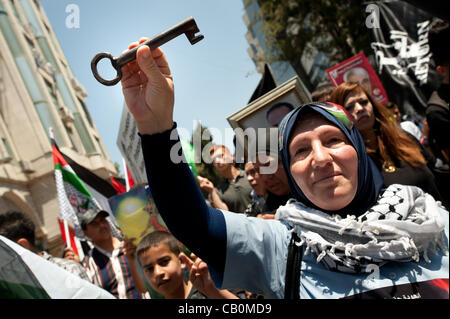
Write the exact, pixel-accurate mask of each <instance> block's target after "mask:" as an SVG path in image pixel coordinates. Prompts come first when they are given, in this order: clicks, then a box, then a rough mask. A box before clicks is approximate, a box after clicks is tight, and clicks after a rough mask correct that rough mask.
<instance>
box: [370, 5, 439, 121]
mask: <svg viewBox="0 0 450 319" xmlns="http://www.w3.org/2000/svg"><path fill="white" fill-rule="evenodd" d="M370 5H371V8H372V10H373V11H372V13H371V15H370V16H369V17H368V19H369V18H373V19H372V21H369V22H370V23H369V25H367V27H368V28H369V29H370V31H371V47H372V49H373V51H374V55H375V60H376V68H377V73H378V74H379V76H380V79H381V81H382V83H383V86H384V88H385V89H386V91H387V94H388V97H389V100H390V101H391V102H394V103H396V104H397V105H398V106H399V108H400V111H401V112H402V113H403V114H405V115H408V116H410V117H412V119H417V117H419V118H420V117H423V116H424V114H425V108H426V105H427V101H428V98H429V97H430V95H431V93H432V91H433V90H435V89H436V88H437V86H438V85H439V77H438V76H437V73H436V71H435V70H434V62H433V61H432V52H431V51H430V47H429V44H428V33H429V31H430V29H431V27H432V26H433V25H434V23H435V22H436V21H437V20H436V18H434V17H433V16H432V15H431V14H430V13H428V12H426V11H423V10H421V9H419V8H417V7H415V6H413V5H411V4H409V3H407V2H405V1H390V2H374V3H372V4H370ZM366 22H367V21H366ZM366 24H367V23H366Z"/></svg>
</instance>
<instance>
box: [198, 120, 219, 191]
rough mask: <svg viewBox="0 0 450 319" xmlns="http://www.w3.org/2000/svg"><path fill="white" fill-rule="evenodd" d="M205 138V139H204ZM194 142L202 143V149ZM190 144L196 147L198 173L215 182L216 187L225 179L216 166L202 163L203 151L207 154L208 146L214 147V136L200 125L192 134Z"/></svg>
mask: <svg viewBox="0 0 450 319" xmlns="http://www.w3.org/2000/svg"><path fill="white" fill-rule="evenodd" d="M203 138H204V139H203ZM194 140H197V141H201V147H200V148H198V147H197V148H196V145H195V143H194ZM190 143H191V144H192V145H193V146H194V152H195V162H196V168H197V173H198V175H200V176H201V177H206V178H207V179H209V180H210V181H211V182H213V184H214V185H217V184H218V183H219V182H220V181H221V180H222V179H223V178H222V176H221V175H219V173H217V172H216V170H215V169H214V166H213V165H212V164H208V163H205V162H203V161H201V158H202V151H204V150H205V148H206V152H209V149H207V148H208V144H210V145H212V144H213V142H212V135H211V134H210V132H209V130H208V128H207V127H205V126H202V125H201V124H200V123H199V124H198V125H197V126H196V128H195V129H194V132H192V137H191V141H190Z"/></svg>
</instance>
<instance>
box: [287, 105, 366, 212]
mask: <svg viewBox="0 0 450 319" xmlns="http://www.w3.org/2000/svg"><path fill="white" fill-rule="evenodd" d="M293 135H294V137H293V138H292V140H291V142H290V145H289V153H290V155H291V172H292V176H293V177H294V180H295V182H296V183H297V185H298V186H299V188H300V189H303V192H304V193H305V196H306V197H308V198H309V199H310V201H311V202H312V203H313V204H314V205H316V206H320V207H322V208H323V209H326V210H330V211H333V210H339V209H341V208H344V207H345V206H347V205H348V204H349V203H350V202H351V201H352V199H353V198H354V197H355V194H356V189H357V186H358V155H357V154H356V151H355V149H354V148H353V146H352V145H351V144H350V142H349V141H348V139H347V138H346V136H345V135H344V133H343V132H342V131H341V130H340V129H339V128H337V127H336V126H334V125H332V124H331V123H330V122H328V121H327V120H325V119H324V118H323V117H322V116H320V115H318V114H315V113H308V114H305V115H304V117H303V118H302V120H301V121H299V122H298V123H297V126H296V127H295V129H294V133H293Z"/></svg>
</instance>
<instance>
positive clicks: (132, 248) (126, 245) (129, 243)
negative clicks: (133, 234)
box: [123, 237, 137, 260]
mask: <svg viewBox="0 0 450 319" xmlns="http://www.w3.org/2000/svg"><path fill="white" fill-rule="evenodd" d="M134 240H136V238H127V237H124V238H123V254H124V255H125V257H127V259H128V260H134V259H135V253H136V248H137V247H136V245H134V244H133V241H134Z"/></svg>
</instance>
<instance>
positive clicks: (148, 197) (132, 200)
mask: <svg viewBox="0 0 450 319" xmlns="http://www.w3.org/2000/svg"><path fill="white" fill-rule="evenodd" d="M109 205H110V206H111V210H112V212H113V215H114V217H115V219H116V221H117V223H118V224H119V227H120V229H121V231H122V233H123V236H124V237H127V238H128V239H134V240H133V241H132V242H133V244H134V245H136V246H137V245H138V244H139V242H140V241H141V240H142V238H144V237H145V236H146V235H147V234H149V233H151V232H153V231H155V230H163V231H168V230H167V226H166V224H165V223H164V221H163V219H162V218H161V216H160V214H159V212H158V209H157V208H156V205H155V203H154V201H153V197H152V194H151V191H150V188H149V187H148V185H145V186H140V187H136V188H134V189H131V190H130V191H128V192H126V193H122V194H119V195H116V196H113V197H111V198H110V199H109Z"/></svg>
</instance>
